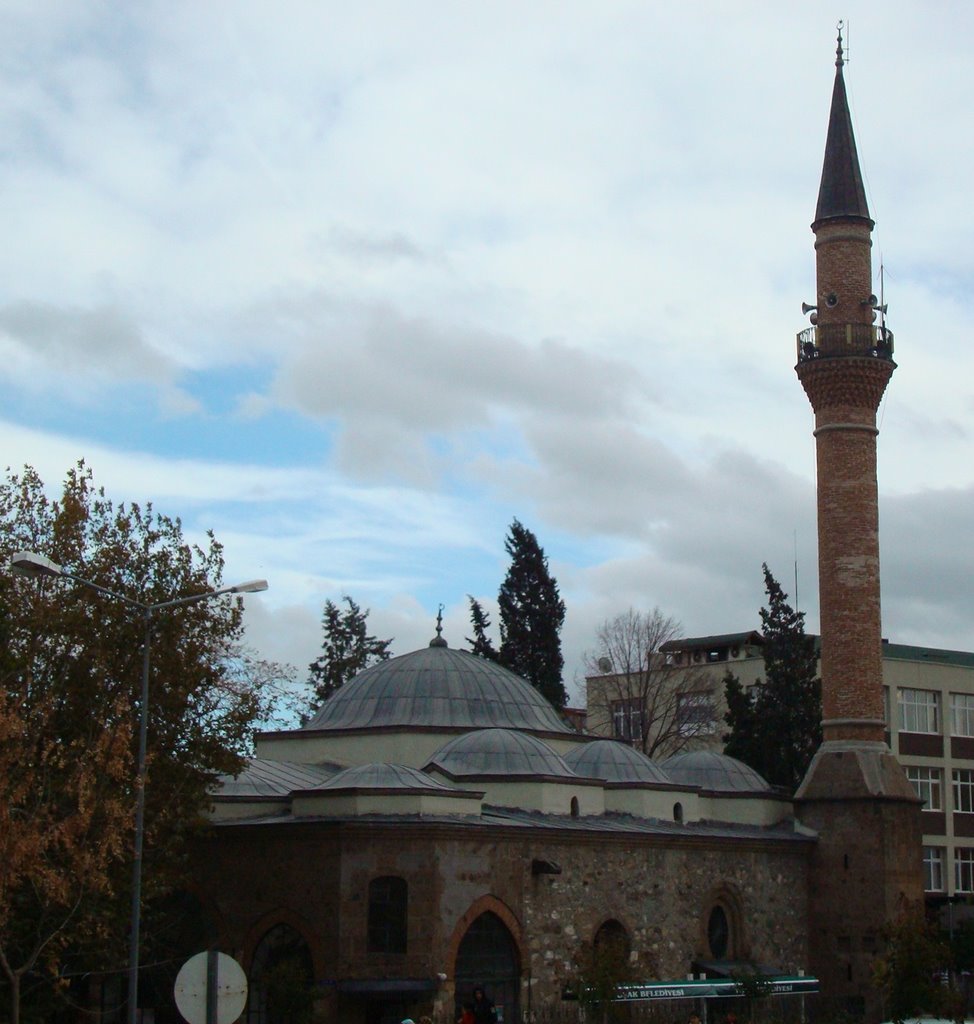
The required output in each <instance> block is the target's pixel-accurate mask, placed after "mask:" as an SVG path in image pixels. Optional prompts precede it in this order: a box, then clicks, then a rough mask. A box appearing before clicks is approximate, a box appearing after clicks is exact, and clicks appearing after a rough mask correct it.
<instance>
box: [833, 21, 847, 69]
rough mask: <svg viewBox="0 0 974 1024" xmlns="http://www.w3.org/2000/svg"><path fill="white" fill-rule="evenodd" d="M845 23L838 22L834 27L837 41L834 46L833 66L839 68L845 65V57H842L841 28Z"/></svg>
mask: <svg viewBox="0 0 974 1024" xmlns="http://www.w3.org/2000/svg"><path fill="white" fill-rule="evenodd" d="M844 24H845V23H844V22H842V21H840V22H839V23H838V24H837V25H836V26H835V27H836V29H837V30H838V41H837V43H836V46H835V66H836V67H837V68H841V67H842V65H843V64H845V57H844V56H843V55H842V27H843V25H844Z"/></svg>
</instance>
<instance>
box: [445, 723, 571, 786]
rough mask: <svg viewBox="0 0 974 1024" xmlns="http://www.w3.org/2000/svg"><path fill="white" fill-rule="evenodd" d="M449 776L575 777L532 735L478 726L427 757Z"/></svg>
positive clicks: (555, 755) (551, 751) (544, 744)
mask: <svg viewBox="0 0 974 1024" xmlns="http://www.w3.org/2000/svg"><path fill="white" fill-rule="evenodd" d="M430 768H439V769H440V771H442V772H444V773H445V774H447V775H449V776H450V777H451V778H454V779H456V778H462V777H463V776H472V777H481V776H484V775H507V776H511V775H518V776H525V775H535V776H537V775H544V776H555V777H559V778H570V779H574V778H577V776H576V774H575V773H574V772H573V771H572V770H571V768H569V767H568V765H567V764H566V763H565V761H564V759H563V758H561V757H559V756H558V754H556V753H555V752H554V751H553V750H552V749H551V747H549V746H548V744H547V743H543V742H542V741H541V740H539V739H538V738H537V737H536V736H529V735H528V734H527V733H523V732H517V731H516V730H514V729H478V730H477V731H476V732H468V733H466V734H464V735H463V736H457V737H456V739H452V740H450V742H449V743H446V744H444V745H443V746H442V747H440V749H439V750H438V751H437V752H436V753H435V754H434V755H433V756H432V757H431V758H430V761H429V764H427V765H426V770H427V771H428V770H429V769H430Z"/></svg>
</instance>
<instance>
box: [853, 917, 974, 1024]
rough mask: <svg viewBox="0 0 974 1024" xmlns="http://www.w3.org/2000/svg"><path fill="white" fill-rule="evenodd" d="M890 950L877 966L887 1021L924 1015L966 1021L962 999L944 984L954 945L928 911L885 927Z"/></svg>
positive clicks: (875, 974) (876, 980)
mask: <svg viewBox="0 0 974 1024" xmlns="http://www.w3.org/2000/svg"><path fill="white" fill-rule="evenodd" d="M883 938H884V941H885V949H884V951H883V953H882V955H881V956H879V957H877V959H876V961H875V963H874V966H873V982H874V984H875V985H876V986H877V987H878V988H879V989H880V990H881V991H882V993H883V1002H884V1010H885V1012H886V1017H887V1019H889V1020H891V1021H896V1022H898V1024H899V1022H902V1021H904V1020H908V1019H913V1018H916V1017H920V1016H922V1015H924V1014H927V1015H930V1016H933V1017H948V1018H951V1019H959V1020H963V1019H964V1009H963V1002H964V1001H963V999H962V998H959V993H957V992H956V991H955V990H954V989H952V988H950V987H949V986H947V985H945V984H944V983H943V977H944V975H945V974H946V973H947V972H948V971H949V970H950V967H951V956H950V946H949V944H948V943H947V942H946V941H945V940H944V936H943V935H941V934H940V933H938V931H937V929H936V928H935V927H934V925H932V924H930V923H929V922H928V921H926V920H925V919H924V916H923V911H922V910H917V911H908V912H905V913H903V914H901V915H900V916H899V917H898V918H897V919H896V920H895V921H893V922H892V923H891V924H890V925H889V927H888V928H887V929H886V931H885V934H884V936H883Z"/></svg>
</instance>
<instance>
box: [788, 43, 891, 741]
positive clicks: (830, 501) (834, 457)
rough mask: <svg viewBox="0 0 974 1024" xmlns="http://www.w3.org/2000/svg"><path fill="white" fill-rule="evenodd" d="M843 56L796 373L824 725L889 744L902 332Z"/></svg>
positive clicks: (836, 733) (827, 731)
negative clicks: (882, 557)
mask: <svg viewBox="0 0 974 1024" xmlns="http://www.w3.org/2000/svg"><path fill="white" fill-rule="evenodd" d="M842 64H843V60H842V50H841V40H840V46H839V51H838V55H837V60H836V75H835V86H834V88H833V92H832V109H831V114H830V118H829V130H828V138H827V142H826V147H825V162H824V166H823V169H822V183H821V186H820V188H819V195H818V206H817V208H816V211H815V221H814V223H813V224H812V230H813V231H814V232H815V258H816V277H817V304H818V308H817V326H816V328H814V330H813V332H811V333H812V335H813V337H814V340H812V339H811V338H809V340H804V341H803V342H802V343H801V344H800V345H799V352H798V366H797V372H798V377H799V379H800V380H801V382H802V386H803V387H804V388H805V392H806V394H807V395H808V398H809V401H810V402H811V403H812V408H813V409H814V411H815V439H816V451H817V460H818V545H819V553H818V566H819V584H818V585H819V603H820V615H821V633H822V667H821V673H822V704H823V723H822V725H823V733H824V737H825V739H826V740H831V739H863V740H882V739H883V733H884V724H883V699H882V653H881V652H882V646H881V644H882V638H881V624H880V597H879V506H878V493H877V486H876V434H877V430H876V410H877V409H878V407H879V403H880V400H881V399H882V396H883V392H884V391H885V389H886V384H887V382H888V381H889V378H890V376H891V375H892V373H893V370H894V369H895V367H896V364H895V363H894V362H893V359H892V345H891V344H890V341H891V338H892V335H889V334H888V333H887V332H886V331H885V330H884V329H882V328H880V329H878V330H877V329H876V328H875V327H874V326H873V321H874V320H875V318H876V313H875V310H874V306H875V304H876V299H875V296H873V295H872V261H871V252H870V250H871V248H872V237H871V236H872V228H873V222H872V220H871V219H870V217H869V209H868V207H867V205H866V194H865V189H864V188H863V183H862V174H861V172H860V170H859V158H858V155H857V153H856V141H855V137H854V136H853V133H852V122H851V119H850V117H849V106H848V102H847V99H846V91H845V82H844V79H843V76H842ZM807 333H808V332H806V334H807ZM804 337H805V335H803V336H802V338H804Z"/></svg>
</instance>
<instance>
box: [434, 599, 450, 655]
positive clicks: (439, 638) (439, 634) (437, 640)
mask: <svg viewBox="0 0 974 1024" xmlns="http://www.w3.org/2000/svg"><path fill="white" fill-rule="evenodd" d="M449 646H450V645H449V644H448V643H447V642H446V641H445V640H444V639H443V605H442V604H441V605H440V607H439V609H438V610H437V612H436V636H434V637H433V639H432V640H430V647H449Z"/></svg>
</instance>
